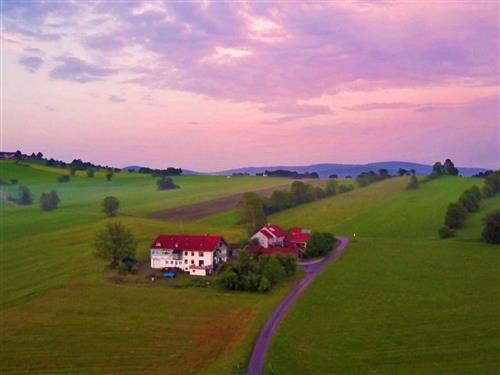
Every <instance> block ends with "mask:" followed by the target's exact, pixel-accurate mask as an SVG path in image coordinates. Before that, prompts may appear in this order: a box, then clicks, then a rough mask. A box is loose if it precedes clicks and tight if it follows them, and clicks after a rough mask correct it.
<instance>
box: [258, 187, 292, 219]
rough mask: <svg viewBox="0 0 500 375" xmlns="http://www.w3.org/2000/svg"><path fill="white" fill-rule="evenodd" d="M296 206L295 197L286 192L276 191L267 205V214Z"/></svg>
mask: <svg viewBox="0 0 500 375" xmlns="http://www.w3.org/2000/svg"><path fill="white" fill-rule="evenodd" d="M293 205H294V201H293V196H292V194H291V193H290V192H289V191H286V190H275V191H273V193H272V194H271V197H269V199H268V200H267V203H266V207H265V208H266V212H267V213H273V212H278V211H281V210H285V209H287V208H290V207H292V206H293Z"/></svg>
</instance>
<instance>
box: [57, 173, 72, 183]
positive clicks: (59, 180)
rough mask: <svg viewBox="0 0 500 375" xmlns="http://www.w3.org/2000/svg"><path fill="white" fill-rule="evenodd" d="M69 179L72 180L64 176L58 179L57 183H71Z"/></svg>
mask: <svg viewBox="0 0 500 375" xmlns="http://www.w3.org/2000/svg"><path fill="white" fill-rule="evenodd" d="M69 179H70V177H69V175H67V174H63V175H61V176H58V177H57V181H58V182H59V183H65V182H69Z"/></svg>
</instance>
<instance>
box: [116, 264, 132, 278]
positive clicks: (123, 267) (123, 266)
mask: <svg viewBox="0 0 500 375" xmlns="http://www.w3.org/2000/svg"><path fill="white" fill-rule="evenodd" d="M118 273H119V274H120V275H126V274H128V273H130V267H129V265H128V264H127V263H124V262H121V263H120V265H119V266H118Z"/></svg>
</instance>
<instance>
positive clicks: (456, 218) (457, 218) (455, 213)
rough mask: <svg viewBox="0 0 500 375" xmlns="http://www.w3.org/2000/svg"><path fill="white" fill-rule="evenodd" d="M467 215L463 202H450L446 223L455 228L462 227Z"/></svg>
mask: <svg viewBox="0 0 500 375" xmlns="http://www.w3.org/2000/svg"><path fill="white" fill-rule="evenodd" d="M466 215H467V211H466V210H465V208H464V206H462V204H461V203H450V204H449V205H448V210H447V211H446V216H445V219H444V224H445V225H446V226H448V227H450V228H453V229H456V228H460V227H461V226H463V225H464V223H465V218H466Z"/></svg>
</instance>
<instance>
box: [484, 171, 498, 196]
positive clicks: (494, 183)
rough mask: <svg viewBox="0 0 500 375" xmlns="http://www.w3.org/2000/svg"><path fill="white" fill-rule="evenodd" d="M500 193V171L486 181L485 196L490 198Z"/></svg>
mask: <svg viewBox="0 0 500 375" xmlns="http://www.w3.org/2000/svg"><path fill="white" fill-rule="evenodd" d="M499 191H500V170H497V171H496V172H494V173H492V174H489V175H488V176H487V177H486V179H485V180H484V186H483V195H484V196H485V197H486V198H488V197H492V196H494V195H496V194H498V192H499Z"/></svg>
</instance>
